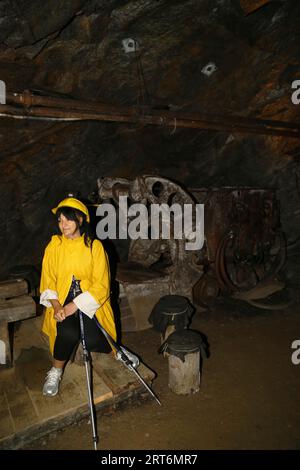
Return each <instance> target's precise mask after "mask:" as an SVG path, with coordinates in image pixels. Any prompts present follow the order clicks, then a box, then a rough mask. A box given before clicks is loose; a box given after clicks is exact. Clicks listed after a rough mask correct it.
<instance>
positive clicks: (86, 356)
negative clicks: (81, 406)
mask: <svg viewBox="0 0 300 470" xmlns="http://www.w3.org/2000/svg"><path fill="white" fill-rule="evenodd" d="M73 282H74V289H73V294H74V298H75V297H76V296H77V295H78V294H80V293H81V289H80V284H79V281H78V280H77V279H75V277H74V276H73ZM78 313H79V325H80V341H81V344H82V350H83V360H84V365H85V373H86V382H87V389H88V403H89V408H90V415H91V424H92V432H93V443H94V449H95V450H97V442H98V436H97V431H96V425H95V415H94V406H93V398H92V387H91V375H90V370H91V364H90V354H89V352H88V350H87V348H86V344H85V336H84V324H83V316H82V312H81V310H78ZM88 364H89V366H90V368H89V367H88Z"/></svg>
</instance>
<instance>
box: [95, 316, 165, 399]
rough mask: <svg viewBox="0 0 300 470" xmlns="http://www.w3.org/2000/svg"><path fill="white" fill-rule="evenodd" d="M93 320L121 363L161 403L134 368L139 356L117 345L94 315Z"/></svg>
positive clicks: (136, 365) (137, 363)
mask: <svg viewBox="0 0 300 470" xmlns="http://www.w3.org/2000/svg"><path fill="white" fill-rule="evenodd" d="M94 320H95V322H96V324H97V325H98V327H99V328H100V330H101V331H102V333H103V334H104V336H105V337H106V339H107V341H108V342H109V343H110V345H111V346H113V347H114V348H115V350H116V352H117V353H116V358H117V360H118V361H121V362H123V364H124V365H125V366H126V367H127V369H129V370H130V371H132V372H133V373H134V374H135V375H136V376H137V378H138V379H139V381H140V382H141V383H142V384H143V385H144V387H145V388H146V389H147V390H148V392H149V393H150V394H151V395H152V397H153V398H154V399H155V400H156V402H157V403H158V404H159V405H161V402H160V401H159V399H158V398H157V396H156V395H155V393H154V392H153V390H151V388H150V387H149V385H148V384H147V383H146V382H145V381H144V379H143V378H142V377H141V376H140V374H139V373H138V371H137V370H136V368H137V367H138V365H139V363H140V361H139V358H138V357H137V356H136V355H135V354H133V353H132V352H129V351H128V350H127V349H126V348H124V346H119V345H118V344H117V343H116V341H115V340H113V339H112V337H111V336H110V335H109V334H108V333H107V331H106V330H105V329H104V328H103V326H102V325H101V324H100V323H99V321H98V319H97V318H96V317H95V316H94Z"/></svg>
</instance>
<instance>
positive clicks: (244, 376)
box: [26, 300, 300, 450]
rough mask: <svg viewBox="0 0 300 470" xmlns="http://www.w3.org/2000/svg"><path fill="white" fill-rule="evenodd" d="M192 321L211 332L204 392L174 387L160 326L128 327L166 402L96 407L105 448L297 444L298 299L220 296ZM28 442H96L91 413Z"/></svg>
mask: <svg viewBox="0 0 300 470" xmlns="http://www.w3.org/2000/svg"><path fill="white" fill-rule="evenodd" d="M191 328H193V329H195V330H198V331H200V332H202V333H203V334H205V335H206V337H207V340H208V342H209V349H210V357H209V358H208V359H206V360H205V361H204V363H203V369H202V376H201V387H200V390H199V392H197V393H195V394H191V395H187V396H182V395H176V394H175V393H173V392H172V391H171V390H170V388H169V387H168V360H167V359H166V358H164V357H163V356H162V355H159V354H158V353H157V350H158V348H159V346H160V335H159V333H158V332H156V331H154V330H153V329H148V330H144V331H140V332H135V333H125V334H124V335H123V344H125V345H127V347H128V348H130V349H132V350H134V351H135V352H136V353H137V354H139V355H140V356H141V357H142V358H143V361H144V362H145V363H146V364H147V365H148V366H149V367H151V368H152V369H154V370H155V371H156V373H157V378H156V379H155V380H154V382H153V390H154V391H155V393H156V394H157V395H158V396H159V398H160V400H161V402H162V406H161V407H160V406H158V405H157V403H156V402H155V401H154V400H153V399H151V398H150V399H149V400H147V401H145V402H142V403H133V404H127V405H126V407H125V408H123V409H121V410H117V411H115V412H113V414H110V415H103V414H98V416H97V423H98V433H99V436H100V441H99V448H100V449H103V450H104V449H106V450H116V449H120V450H131V449H135V450H137V449H142V450H143V449H147V450H149V449H153V450H156V449H157V450H159V449H168V450H173V449H175V450H183V449H185V450H190V449H197V450H201V449H298V450H299V449H300V400H299V391H300V364H299V365H298V366H297V365H294V364H293V363H292V361H291V355H292V353H293V350H292V349H291V344H292V342H293V341H294V340H295V339H299V340H300V312H299V307H298V305H293V306H291V307H289V308H288V309H286V310H282V311H268V310H257V309H256V308H254V307H251V306H248V305H247V304H243V303H237V302H233V301H231V300H226V301H224V300H222V301H218V302H215V305H213V306H212V307H211V308H210V310H208V311H205V312H196V313H195V315H194V317H193V321H192V324H191ZM49 399H51V398H49ZM26 449H52V450H53V449H87V450H89V449H92V437H91V425H90V423H89V422H88V420H87V419H85V420H84V421H82V422H79V423H77V424H76V425H73V426H71V427H68V428H65V429H64V430H62V431H59V432H56V433H55V434H51V435H49V436H47V437H44V438H42V439H40V440H38V441H34V442H33V443H31V444H30V445H28V446H27V447H26Z"/></svg>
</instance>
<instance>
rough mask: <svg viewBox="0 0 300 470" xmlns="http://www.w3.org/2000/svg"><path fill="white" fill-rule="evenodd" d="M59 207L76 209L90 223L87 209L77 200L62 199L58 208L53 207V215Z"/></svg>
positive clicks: (70, 198) (72, 198) (71, 198)
mask: <svg viewBox="0 0 300 470" xmlns="http://www.w3.org/2000/svg"><path fill="white" fill-rule="evenodd" d="M61 207H72V208H73V209H77V210H79V211H81V212H83V213H84V214H85V215H86V221H87V222H89V221H90V214H89V211H88V208H87V207H86V205H85V204H83V202H81V201H79V200H78V199H75V198H74V197H67V198H66V199H63V200H62V201H61V202H60V203H59V204H58V206H56V207H54V208H53V209H52V212H53V214H56V212H57V211H58V209H60V208H61Z"/></svg>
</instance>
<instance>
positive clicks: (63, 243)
mask: <svg viewBox="0 0 300 470" xmlns="http://www.w3.org/2000/svg"><path fill="white" fill-rule="evenodd" d="M52 212H53V213H54V214H55V215H56V217H57V221H58V226H59V229H60V231H61V235H54V236H52V239H51V241H50V243H49V244H48V245H47V247H46V249H45V254H44V258H43V265H42V276H41V285H40V292H41V296H40V303H41V304H42V305H44V306H45V307H46V312H45V317H44V322H43V327H42V331H43V332H44V333H45V334H46V335H47V336H48V337H49V345H50V352H51V354H52V356H53V363H52V368H51V369H50V371H49V372H48V374H47V377H46V382H45V384H44V388H43V393H44V395H47V396H55V395H56V394H57V392H58V388H59V383H60V380H61V378H62V373H63V368H64V366H65V364H66V362H67V361H68V359H69V358H70V355H71V354H72V352H73V351H74V349H75V347H76V345H77V344H78V342H79V340H80V325H79V316H78V310H81V312H83V314H84V315H83V320H84V333H85V343H86V347H87V349H88V350H89V351H99V352H106V353H107V352H110V351H111V347H110V345H109V344H108V342H107V340H106V338H105V337H104V335H103V333H102V332H101V330H100V329H99V328H98V326H97V324H96V322H95V321H94V319H93V317H94V315H95V316H96V318H97V319H98V321H99V322H100V323H101V325H102V326H103V327H104V328H105V330H106V331H107V332H108V333H109V335H110V336H111V337H112V338H113V339H114V340H115V339H116V328H115V323H114V316H113V312H112V308H111V305H110V300H109V296H110V273H109V264H108V259H107V254H106V253H105V251H104V249H103V246H102V243H101V242H100V241H99V240H93V237H92V236H91V231H90V226H89V222H90V217H89V212H88V209H87V207H86V206H85V205H84V204H83V203H82V202H81V201H79V200H78V199H75V198H72V197H70V198H67V199H64V200H63V201H61V202H60V203H59V204H58V206H57V207H55V208H54V209H52ZM76 280H77V281H78V280H79V281H80V289H81V293H79V294H74V287H75V283H76ZM77 285H78V284H77ZM74 295H75V297H74Z"/></svg>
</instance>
